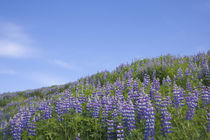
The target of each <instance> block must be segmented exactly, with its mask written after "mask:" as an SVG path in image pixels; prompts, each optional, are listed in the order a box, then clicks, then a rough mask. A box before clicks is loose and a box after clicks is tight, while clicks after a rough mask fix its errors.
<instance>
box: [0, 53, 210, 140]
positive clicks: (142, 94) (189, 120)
mask: <svg viewBox="0 0 210 140" xmlns="http://www.w3.org/2000/svg"><path fill="white" fill-rule="evenodd" d="M0 125H1V127H0V139H2V140H10V139H13V140H21V139H22V140H28V139H31V140H75V139H76V140H80V139H81V140H105V139H107V140H154V139H155V140H208V139H210V50H209V51H208V52H204V53H203V52H202V53H201V52H199V53H197V54H195V55H191V56H173V55H170V54H168V55H165V56H160V57H157V58H152V59H143V60H136V61H133V62H132V63H130V64H128V63H127V64H121V65H120V66H118V67H117V68H116V69H115V70H114V71H111V72H110V71H102V72H99V73H96V74H94V75H91V76H87V77H83V78H80V79H79V80H77V81H75V82H71V83H67V84H65V85H54V86H51V87H43V88H40V89H35V90H27V91H22V92H15V93H4V94H0Z"/></svg>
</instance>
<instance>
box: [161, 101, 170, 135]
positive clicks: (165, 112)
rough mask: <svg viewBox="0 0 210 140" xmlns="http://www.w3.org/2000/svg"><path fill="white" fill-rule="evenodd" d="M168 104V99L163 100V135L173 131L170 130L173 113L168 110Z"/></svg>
mask: <svg viewBox="0 0 210 140" xmlns="http://www.w3.org/2000/svg"><path fill="white" fill-rule="evenodd" d="M167 106H168V101H167V100H166V98H165V99H164V100H163V101H162V102H161V111H160V112H161V122H162V123H161V127H162V129H161V130H162V132H163V136H166V135H167V134H168V133H172V131H171V130H170V129H171V128H172V126H171V122H170V121H171V119H172V118H171V114H170V113H169V112H168V110H167Z"/></svg>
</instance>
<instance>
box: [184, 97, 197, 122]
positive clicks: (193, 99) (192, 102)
mask: <svg viewBox="0 0 210 140" xmlns="http://www.w3.org/2000/svg"><path fill="white" fill-rule="evenodd" d="M196 101H197V98H196V97H195V96H194V95H193V94H191V93H189V94H188V97H186V102H187V105H188V110H187V114H186V119H187V120H191V119H192V118H193V116H194V112H195V107H196V106H197V102H196Z"/></svg>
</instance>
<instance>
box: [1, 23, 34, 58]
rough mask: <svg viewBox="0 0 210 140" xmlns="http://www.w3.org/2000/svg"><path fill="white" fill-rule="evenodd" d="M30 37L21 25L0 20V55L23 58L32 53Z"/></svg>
mask: <svg viewBox="0 0 210 140" xmlns="http://www.w3.org/2000/svg"><path fill="white" fill-rule="evenodd" d="M31 42H32V41H31V39H30V38H29V36H28V35H27V34H26V33H25V32H24V30H23V28H22V27H21V26H18V25H16V24H12V23H8V22H4V23H2V22H0V57H9V58H24V57H30V56H32V54H34V52H35V49H34V48H32V47H29V46H31Z"/></svg>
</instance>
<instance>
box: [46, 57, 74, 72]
mask: <svg viewBox="0 0 210 140" xmlns="http://www.w3.org/2000/svg"><path fill="white" fill-rule="evenodd" d="M50 63H51V64H54V65H56V66H59V67H62V68H65V69H69V70H75V69H76V66H75V65H73V64H71V63H68V62H65V61H62V60H59V59H55V60H52V61H50Z"/></svg>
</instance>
